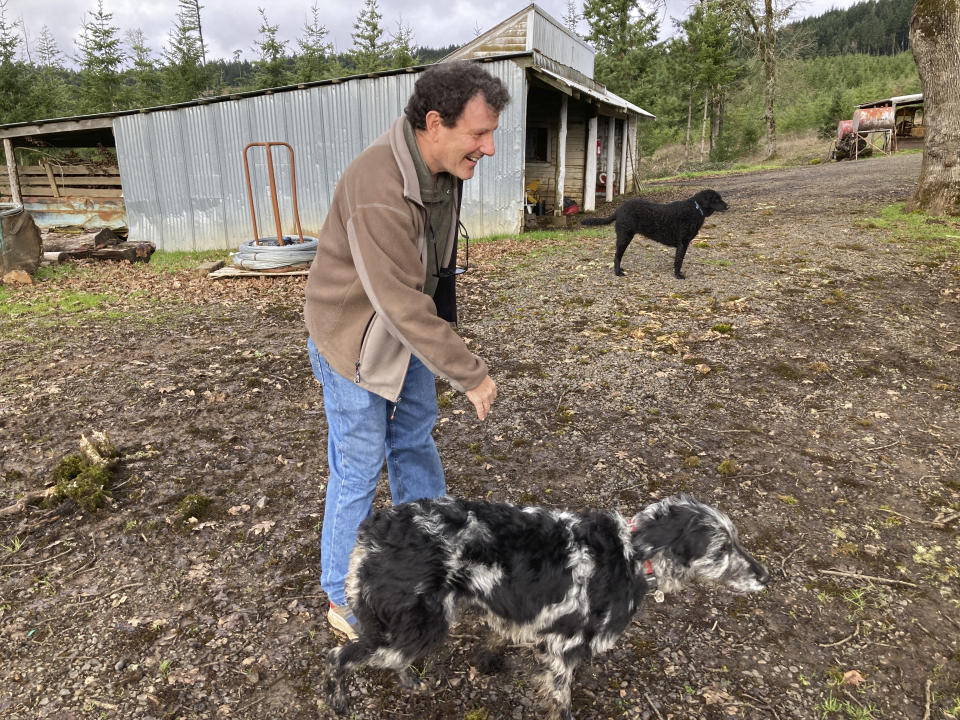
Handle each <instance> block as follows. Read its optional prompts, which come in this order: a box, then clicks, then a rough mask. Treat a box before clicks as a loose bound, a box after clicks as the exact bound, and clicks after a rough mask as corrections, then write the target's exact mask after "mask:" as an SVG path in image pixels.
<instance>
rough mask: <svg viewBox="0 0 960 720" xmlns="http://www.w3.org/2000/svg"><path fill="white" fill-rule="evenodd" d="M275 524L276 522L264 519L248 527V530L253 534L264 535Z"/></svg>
mask: <svg viewBox="0 0 960 720" xmlns="http://www.w3.org/2000/svg"><path fill="white" fill-rule="evenodd" d="M276 524H277V523H276V522H275V521H273V520H264V521H263V522H261V523H257V524H256V525H254V526H253V527H252V528H250V530H249V532H250V533H252V534H254V535H266V534H267V533H268V532H270V531H271V530H273V526H274V525H276Z"/></svg>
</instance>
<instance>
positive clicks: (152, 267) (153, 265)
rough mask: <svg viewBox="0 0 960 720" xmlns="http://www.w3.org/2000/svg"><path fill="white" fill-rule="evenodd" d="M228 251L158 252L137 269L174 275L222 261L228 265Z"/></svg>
mask: <svg viewBox="0 0 960 720" xmlns="http://www.w3.org/2000/svg"><path fill="white" fill-rule="evenodd" d="M229 253H230V251H228V250H203V251H197V252H179V251H178V252H174V251H171V250H158V251H157V252H155V253H154V254H153V255H151V256H150V262H148V263H141V264H140V265H139V266H138V267H141V268H143V269H144V270H145V271H149V272H153V273H157V274H160V273H175V272H180V271H182V270H193V269H194V268H196V267H199V266H200V265H202V264H203V263H207V262H215V261H217V260H223V261H224V262H226V263H227V264H228V265H229V264H230V263H231V262H232V261H231V260H230V255H229Z"/></svg>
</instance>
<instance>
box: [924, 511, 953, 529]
mask: <svg viewBox="0 0 960 720" xmlns="http://www.w3.org/2000/svg"><path fill="white" fill-rule="evenodd" d="M957 520H960V512H952V513H940V514H938V515H937V516H936V517H935V518H934V519H933V520H931V521H930V525H932V526H933V527H935V528H947V527H948V526H949V525H951V524H952V523H955V522H956V521H957Z"/></svg>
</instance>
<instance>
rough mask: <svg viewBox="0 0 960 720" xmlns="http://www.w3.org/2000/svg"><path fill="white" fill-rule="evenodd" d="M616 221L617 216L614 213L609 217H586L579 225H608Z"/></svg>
mask: <svg viewBox="0 0 960 720" xmlns="http://www.w3.org/2000/svg"><path fill="white" fill-rule="evenodd" d="M616 219H617V214H616V213H614V214H613V215H610V216H609V217H588V218H584V219H583V220H581V221H580V224H581V225H609V224H610V223H612V222H613V221H614V220H616Z"/></svg>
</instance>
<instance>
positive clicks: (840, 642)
mask: <svg viewBox="0 0 960 720" xmlns="http://www.w3.org/2000/svg"><path fill="white" fill-rule="evenodd" d="M859 634H860V623H857V629H856V630H854V631H853V633H852V634H851V635H847V637H845V638H843V640H837V641H836V642H832V643H817V645H819V646H820V647H822V648H828V647H837V646H838V645H843V644H844V643H846V642H849V641H850V640H853V639H854V638H855V637H856V636H857V635H859Z"/></svg>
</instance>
